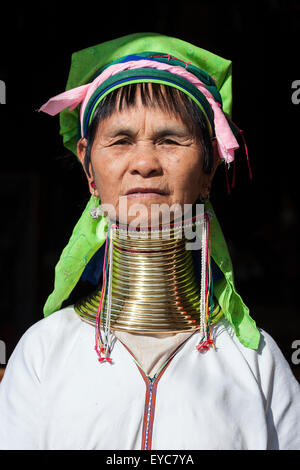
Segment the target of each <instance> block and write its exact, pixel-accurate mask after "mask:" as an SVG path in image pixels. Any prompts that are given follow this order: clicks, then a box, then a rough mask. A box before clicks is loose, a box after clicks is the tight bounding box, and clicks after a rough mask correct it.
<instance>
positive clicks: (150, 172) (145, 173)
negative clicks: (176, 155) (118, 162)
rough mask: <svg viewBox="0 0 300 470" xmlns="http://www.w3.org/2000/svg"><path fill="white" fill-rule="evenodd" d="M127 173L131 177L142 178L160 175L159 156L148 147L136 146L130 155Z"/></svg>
mask: <svg viewBox="0 0 300 470" xmlns="http://www.w3.org/2000/svg"><path fill="white" fill-rule="evenodd" d="M129 171H130V173H131V174H132V175H140V176H142V177H143V178H149V177H151V176H159V175H161V174H162V171H163V170H162V165H161V162H160V159H159V155H157V153H156V152H155V149H154V148H152V146H151V144H150V145H143V146H137V149H136V151H135V152H134V153H133V154H132V155H131V160H130V165H129Z"/></svg>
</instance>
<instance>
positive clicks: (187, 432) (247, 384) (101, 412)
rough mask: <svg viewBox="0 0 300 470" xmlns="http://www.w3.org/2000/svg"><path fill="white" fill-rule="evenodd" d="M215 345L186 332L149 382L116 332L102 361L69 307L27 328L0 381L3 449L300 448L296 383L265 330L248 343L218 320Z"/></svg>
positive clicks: (299, 403) (87, 329) (85, 326)
mask: <svg viewBox="0 0 300 470" xmlns="http://www.w3.org/2000/svg"><path fill="white" fill-rule="evenodd" d="M214 336H215V344H216V349H215V350H210V351H208V352H206V353H200V352H198V351H197V350H196V349H195V346H196V345H197V344H198V342H199V334H198V333H195V334H193V335H192V336H190V337H189V338H188V339H187V340H186V341H185V342H184V343H183V344H182V345H181V346H179V348H178V349H177V351H176V353H175V354H173V357H172V359H171V360H170V361H168V363H167V364H166V366H165V367H163V369H162V370H161V371H160V372H159V374H158V375H157V377H156V378H155V379H154V380H152V381H151V380H150V379H149V378H148V377H147V376H146V374H145V373H144V372H143V371H142V369H140V368H139V367H138V365H137V364H136V362H135V361H134V360H133V356H132V354H131V352H130V351H129V350H128V348H127V347H125V346H124V345H123V343H122V342H121V341H120V340H118V339H116V340H115V344H114V347H113V351H112V354H111V357H112V359H113V364H109V363H104V364H103V363H101V364H100V363H99V362H98V360H97V355H96V353H95V351H94V328H93V327H92V326H91V325H89V324H87V323H84V322H83V321H82V320H81V319H80V318H79V317H78V316H77V314H76V313H75V312H74V309H73V307H68V308H66V309H63V310H60V311H58V312H56V313H54V314H52V315H51V316H49V317H47V318H46V319H43V320H41V321H39V322H38V323H36V324H35V325H33V326H32V327H31V328H30V329H29V330H28V331H27V332H26V333H25V334H24V335H23V337H22V338H21V340H20V341H19V343H18V345H17V347H16V349H15V351H14V352H13V354H12V355H11V357H10V360H9V362H8V364H7V368H6V371H5V375H4V378H3V380H2V382H1V384H0V449H45V450H46V449H86V450H88V449H109V450H110V449H114V450H118V449H119V450H121V449H130V450H131V449H135V450H138V449H152V450H173V449H175V450H178V449H180V450H185V449H188V450H195V449H221V450H228V449H236V450H254V449H262V450H266V449H285V450H287V449H300V387H299V384H298V382H297V381H296V379H295V378H294V376H293V374H292V372H291V370H290V367H289V365H288V363H287V361H286V360H285V359H284V357H283V355H282V353H281V352H280V350H279V349H278V347H277V345H276V343H275V342H274V340H273V339H272V338H271V337H270V336H269V335H268V334H267V333H265V332H263V331H262V340H261V344H260V348H259V350H258V351H253V350H251V349H248V348H245V347H244V346H242V345H241V344H240V342H239V341H238V339H237V338H236V337H235V335H234V334H233V333H232V332H231V331H230V329H229V326H228V324H227V323H226V322H225V321H223V322H220V323H218V325H216V326H215V327H214Z"/></svg>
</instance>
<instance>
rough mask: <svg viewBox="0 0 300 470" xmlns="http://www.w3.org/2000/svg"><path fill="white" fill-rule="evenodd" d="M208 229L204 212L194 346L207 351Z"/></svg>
mask: <svg viewBox="0 0 300 470" xmlns="http://www.w3.org/2000/svg"><path fill="white" fill-rule="evenodd" d="M210 248H211V240H210V231H209V217H208V215H207V214H205V219H204V221H203V226H202V247H201V250H202V253H201V291H200V336H201V340H200V342H199V344H198V345H197V346H196V349H197V351H201V352H203V351H207V350H209V348H210V347H214V342H213V339H212V337H211V320H212V311H213V308H212V304H213V300H212V299H213V284H212V274H211V260H210Z"/></svg>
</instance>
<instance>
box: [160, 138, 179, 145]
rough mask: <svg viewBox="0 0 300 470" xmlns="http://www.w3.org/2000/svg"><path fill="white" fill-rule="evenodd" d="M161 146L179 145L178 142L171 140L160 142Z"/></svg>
mask: <svg viewBox="0 0 300 470" xmlns="http://www.w3.org/2000/svg"><path fill="white" fill-rule="evenodd" d="M161 144H166V145H179V144H178V142H176V141H175V140H172V139H164V140H162V141H161Z"/></svg>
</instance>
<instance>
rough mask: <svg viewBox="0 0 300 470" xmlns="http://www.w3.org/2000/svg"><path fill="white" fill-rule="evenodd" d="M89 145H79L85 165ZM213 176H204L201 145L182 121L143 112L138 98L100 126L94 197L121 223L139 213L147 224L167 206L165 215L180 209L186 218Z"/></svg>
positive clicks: (95, 145)
mask: <svg viewBox="0 0 300 470" xmlns="http://www.w3.org/2000/svg"><path fill="white" fill-rule="evenodd" d="M86 143H87V142H86V139H81V140H80V141H79V142H78V145H77V152H78V156H79V158H80V160H81V162H82V163H83V161H84V156H85V150H86ZM213 174H214V171H212V173H211V174H210V175H207V174H205V173H204V172H203V153H202V149H201V146H200V144H199V143H198V142H197V140H196V137H194V136H193V135H191V132H190V131H189V129H188V128H187V127H186V125H185V124H184V123H183V122H182V121H181V119H180V118H179V117H177V116H174V115H170V114H168V113H167V112H165V111H163V110H161V109H160V108H158V107H151V108H149V107H145V106H144V105H143V104H142V102H141V99H140V97H139V98H138V99H137V102H136V105H135V106H134V107H130V108H127V109H126V108H125V109H123V110H122V111H116V112H114V113H113V114H112V115H111V116H110V117H108V118H106V119H105V120H103V121H102V122H101V123H100V124H99V127H98V129H97V132H96V136H95V140H94V142H93V146H92V150H91V162H90V175H91V177H88V181H89V183H90V185H91V183H92V181H94V183H95V185H96V189H95V195H98V196H100V199H101V204H102V205H105V209H106V210H107V208H109V206H112V207H113V208H114V211H115V214H116V218H117V220H118V221H119V222H121V223H130V222H131V221H132V219H133V218H136V217H137V216H138V214H139V217H140V218H141V219H142V220H143V221H145V222H146V221H147V222H148V224H149V223H150V221H151V215H152V220H153V214H157V211H158V207H159V206H157V205H161V204H164V206H161V209H162V210H161V212H162V213H164V211H168V208H171V206H173V205H174V204H175V205H177V204H178V206H177V207H180V208H181V210H182V214H183V213H184V212H185V207H187V206H185V204H189V205H191V204H193V203H195V201H196V200H197V198H198V197H199V196H200V195H201V196H202V197H206V196H207V195H208V193H209V189H210V183H211V180H212V177H213ZM90 190H91V192H92V191H93V189H92V187H91V186H90ZM155 205H156V206H155ZM173 207H176V206H173ZM139 208H140V209H141V211H140V212H139ZM151 211H152V212H151ZM108 212H109V210H108ZM109 215H110V216H111V218H113V216H112V214H110V212H109ZM172 218H173V217H172V215H171V220H172ZM154 219H155V217H154ZM155 220H157V219H155Z"/></svg>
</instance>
